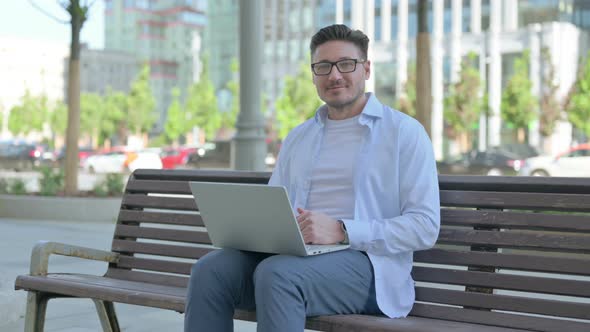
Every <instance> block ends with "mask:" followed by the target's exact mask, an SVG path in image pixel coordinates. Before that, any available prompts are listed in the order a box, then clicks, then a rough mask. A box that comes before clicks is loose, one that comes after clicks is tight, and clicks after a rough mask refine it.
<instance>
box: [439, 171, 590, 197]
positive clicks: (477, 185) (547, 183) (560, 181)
mask: <svg viewBox="0 0 590 332" xmlns="http://www.w3.org/2000/svg"><path fill="white" fill-rule="evenodd" d="M438 180H439V188H440V189H441V190H462V191H464V190H467V191H506V192H535V193H562V194H590V178H565V177H538V176H532V177H531V176H473V175H439V176H438Z"/></svg>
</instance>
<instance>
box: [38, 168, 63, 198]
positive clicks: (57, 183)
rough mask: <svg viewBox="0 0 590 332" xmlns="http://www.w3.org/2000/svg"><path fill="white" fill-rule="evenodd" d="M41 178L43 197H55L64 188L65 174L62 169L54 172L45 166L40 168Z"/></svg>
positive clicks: (40, 189) (40, 188) (40, 191)
mask: <svg viewBox="0 0 590 332" xmlns="http://www.w3.org/2000/svg"><path fill="white" fill-rule="evenodd" d="M39 171H40V172H41V177H40V178H39V193H40V194H41V195H43V196H55V195H56V194H57V193H58V192H60V191H62V190H63V188H64V180H65V179H64V178H65V176H64V172H63V170H62V169H59V170H54V169H52V168H51V167H48V166H43V167H41V168H39Z"/></svg>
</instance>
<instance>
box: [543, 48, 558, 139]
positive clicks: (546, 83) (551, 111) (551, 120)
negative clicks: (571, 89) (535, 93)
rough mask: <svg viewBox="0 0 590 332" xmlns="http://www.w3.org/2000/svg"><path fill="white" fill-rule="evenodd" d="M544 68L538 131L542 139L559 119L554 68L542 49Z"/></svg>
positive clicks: (548, 134)
mask: <svg viewBox="0 0 590 332" xmlns="http://www.w3.org/2000/svg"><path fill="white" fill-rule="evenodd" d="M541 56H542V60H543V63H544V67H545V68H546V70H545V73H544V75H543V94H542V95H541V104H540V111H541V114H540V118H539V131H540V132H541V135H543V136H544V137H548V136H551V134H553V131H554V130H555V124H556V123H557V120H559V118H560V113H561V106H560V104H559V101H558V100H557V90H559V85H557V84H556V83H555V66H553V62H552V61H551V53H550V52H549V50H548V49H547V48H546V47H544V48H543V50H542V51H541Z"/></svg>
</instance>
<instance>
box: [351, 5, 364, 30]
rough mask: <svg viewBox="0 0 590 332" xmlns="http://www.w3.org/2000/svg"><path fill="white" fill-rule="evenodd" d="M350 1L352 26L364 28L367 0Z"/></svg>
mask: <svg viewBox="0 0 590 332" xmlns="http://www.w3.org/2000/svg"><path fill="white" fill-rule="evenodd" d="M350 2H351V6H350V25H351V27H350V28H351V29H360V30H363V29H364V28H365V26H364V18H365V11H364V9H365V6H364V3H365V2H364V1H363V0H350Z"/></svg>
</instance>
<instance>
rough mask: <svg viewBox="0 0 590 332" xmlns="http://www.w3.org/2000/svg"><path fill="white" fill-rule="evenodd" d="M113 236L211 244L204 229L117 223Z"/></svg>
mask: <svg viewBox="0 0 590 332" xmlns="http://www.w3.org/2000/svg"><path fill="white" fill-rule="evenodd" d="M115 236H116V237H130V238H136V239H152V240H163V241H173V242H187V243H199V244H211V239H210V238H209V234H207V232H206V231H187V230H184V229H183V230H176V229H162V228H155V227H140V226H129V225H117V227H116V228H115Z"/></svg>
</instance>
